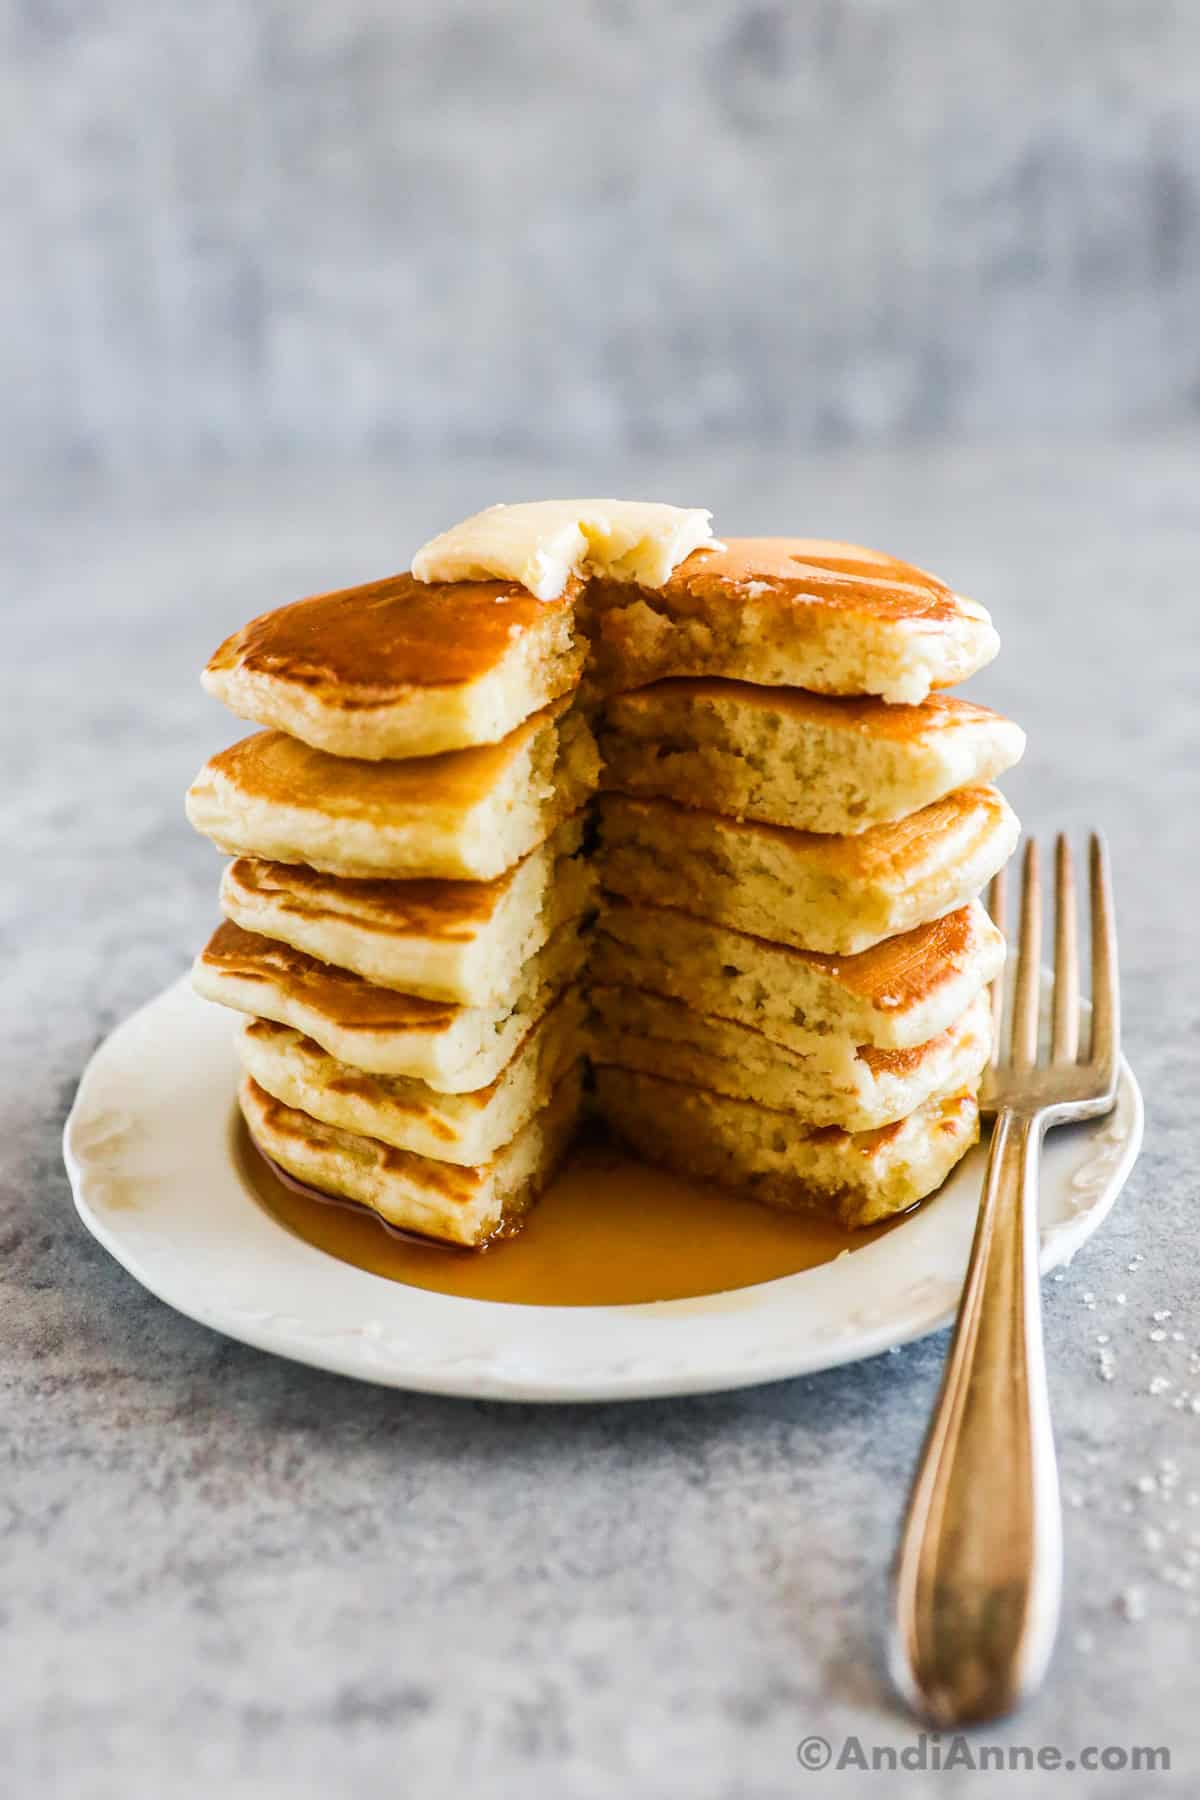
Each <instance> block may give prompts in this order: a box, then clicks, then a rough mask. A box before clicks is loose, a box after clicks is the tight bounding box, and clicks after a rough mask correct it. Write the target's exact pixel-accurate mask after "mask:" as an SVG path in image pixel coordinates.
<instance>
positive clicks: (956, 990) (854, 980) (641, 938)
mask: <svg viewBox="0 0 1200 1800" xmlns="http://www.w3.org/2000/svg"><path fill="white" fill-rule="evenodd" d="M1003 965H1004V939H1003V937H1002V936H1001V935H1000V933H999V932H998V931H997V930H996V928H995V926H994V925H993V924H992V922H991V920H990V919H989V918H988V916H987V914H986V913H985V912H984V910H983V908H982V907H981V906H980V905H979V902H978V901H976V900H973V901H972V902H971V904H970V905H969V906H964V907H960V908H959V910H958V911H957V912H952V913H948V914H947V915H946V916H945V917H944V918H941V919H936V920H934V921H933V922H932V923H931V924H928V925H920V926H918V927H917V929H916V930H915V931H906V932H905V933H903V935H902V936H900V937H894V938H888V939H886V940H885V942H884V943H882V944H876V945H874V946H873V948H872V949H870V950H863V951H860V953H859V954H858V955H857V956H826V955H821V954H819V953H818V952H817V951H814V950H795V949H792V948H790V947H789V946H787V945H785V944H776V943H768V942H767V941H766V940H765V939H763V938H757V937H751V936H749V935H748V934H747V933H745V932H741V931H731V930H730V929H729V928H728V927H727V926H722V925H713V924H710V923H708V922H707V921H705V920H702V919H693V918H691V917H690V916H689V915H688V914H687V913H683V912H677V911H676V910H674V909H673V908H669V907H660V906H635V905H631V904H630V903H629V902H628V901H624V900H614V901H611V902H610V903H609V904H608V906H607V907H606V908H605V910H604V911H603V912H602V913H601V916H600V920H599V925H598V928H597V932H596V937H595V940H594V942H593V945H592V954H591V958H590V962H589V971H588V972H589V975H590V978H591V979H592V980H593V981H595V982H603V983H605V984H607V985H609V986H616V987H636V988H643V989H644V990H645V991H646V992H647V993H651V994H663V995H665V996H666V997H667V998H668V999H671V1000H683V1001H685V1002H686V1003H687V1005H689V1006H691V1007H692V1008H693V1009H694V1010H695V1011H696V1012H700V1013H711V1014H713V1015H714V1017H716V1018H719V1019H732V1020H733V1022H734V1024H735V1025H746V1026H749V1027H750V1029H752V1030H754V1031H760V1032H762V1033H763V1034H764V1035H765V1036H766V1037H769V1038H771V1039H772V1040H773V1041H774V1042H775V1043H778V1044H784V1045H786V1046H788V1047H789V1048H791V1049H794V1050H800V1051H803V1052H805V1053H808V1054H812V1055H818V1056H821V1057H823V1058H824V1057H829V1058H830V1059H831V1061H832V1060H833V1059H836V1061H837V1063H838V1064H839V1065H841V1064H844V1059H845V1057H846V1055H847V1054H849V1055H851V1056H853V1055H854V1054H855V1046H857V1045H860V1044H874V1045H876V1046H877V1047H878V1048H880V1049H884V1050H903V1049H907V1048H908V1047H909V1046H910V1045H913V1044H924V1043H927V1042H928V1040H929V1039H930V1038H933V1037H937V1036H938V1034H939V1033H940V1032H943V1031H945V1030H946V1029H947V1028H948V1027H949V1026H951V1025H953V1023H954V1021H955V1020H956V1019H958V1018H961V1016H962V1014H963V1013H964V1012H965V1011H966V1009H967V1007H968V1006H969V1005H970V1003H971V1001H972V1000H973V999H974V998H975V996H976V994H978V993H979V991H980V989H981V988H983V987H986V986H987V984H988V983H989V982H990V981H992V980H993V979H994V977H995V976H996V975H997V974H998V973H999V972H1000V970H1001V968H1002V967H1003ZM825 1066H827V1067H828V1066H830V1063H829V1062H827V1063H826V1065H825Z"/></svg>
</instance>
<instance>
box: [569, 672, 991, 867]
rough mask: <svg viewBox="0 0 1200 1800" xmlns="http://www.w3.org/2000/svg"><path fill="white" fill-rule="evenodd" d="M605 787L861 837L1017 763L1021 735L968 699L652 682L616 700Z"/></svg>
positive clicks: (606, 738) (606, 730)
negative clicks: (915, 699)
mask: <svg viewBox="0 0 1200 1800" xmlns="http://www.w3.org/2000/svg"><path fill="white" fill-rule="evenodd" d="M598 735H599V742H600V753H601V756H602V758H603V760H604V771H603V777H602V779H603V783H604V785H605V786H606V787H610V788H615V789H617V790H619V791H620V792H622V793H626V794H641V795H648V796H656V797H659V798H663V799H668V800H677V801H679V802H680V803H681V804H682V805H684V806H702V807H706V808H707V809H708V810H709V811H710V812H719V813H725V814H728V815H729V816H730V817H732V818H735V819H757V820H760V821H762V822H764V823H767V824H773V825H786V826H789V827H791V828H792V829H794V830H798V831H820V832H839V833H857V832H862V831H867V830H869V829H870V827H871V826H873V825H880V824H884V823H888V822H890V821H892V820H894V819H902V818H905V817H906V816H907V815H908V814H909V813H913V812H917V811H919V810H920V809H921V808H922V807H925V806H929V805H931V804H932V802H933V801H935V800H940V799H941V798H942V796H943V795H945V794H949V793H952V792H954V790H955V789H957V788H964V787H977V786H979V785H980V784H981V783H983V782H988V781H991V780H992V779H993V777H994V776H996V775H998V774H1000V773H1001V771H1002V770H1004V769H1007V768H1009V767H1011V765H1012V764H1013V763H1015V762H1016V761H1018V759H1019V758H1020V755H1021V752H1022V750H1023V749H1024V747H1025V733H1024V732H1023V731H1022V730H1021V728H1020V726H1019V725H1014V724H1013V723H1012V721H1011V719H1004V718H1001V716H1000V714H999V713H994V712H990V711H989V710H988V708H987V707H985V706H973V705H972V704H971V703H970V701H968V700H955V699H951V698H950V697H949V696H947V695H942V694H936V695H934V694H931V695H930V696H929V698H928V699H927V700H925V701H923V702H922V704H921V705H920V706H890V705H889V704H888V703H887V701H885V700H875V699H865V700H864V699H835V698H831V697H829V696H828V695H823V694H810V693H807V692H805V691H804V690H803V689H801V688H780V687H755V686H754V685H753V684H752V683H750V682H745V681H719V680H715V679H696V680H687V679H680V680H674V681H659V682H655V683H653V684H652V685H651V686H650V687H646V688H638V689H637V690H636V691H635V692H633V693H630V694H621V695H615V696H613V698H611V699H610V700H609V702H608V704H607V705H606V707H605V708H604V712H603V715H602V719H601V723H600V726H599V733H598Z"/></svg>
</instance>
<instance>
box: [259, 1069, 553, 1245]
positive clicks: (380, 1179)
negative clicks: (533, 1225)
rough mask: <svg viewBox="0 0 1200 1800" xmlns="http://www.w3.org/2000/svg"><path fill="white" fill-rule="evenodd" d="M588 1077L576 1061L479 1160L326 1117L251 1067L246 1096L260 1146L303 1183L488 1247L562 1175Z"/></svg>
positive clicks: (448, 1237) (407, 1224)
mask: <svg viewBox="0 0 1200 1800" xmlns="http://www.w3.org/2000/svg"><path fill="white" fill-rule="evenodd" d="M580 1085H581V1078H580V1071H579V1069H578V1067H576V1068H575V1069H573V1070H571V1071H570V1072H569V1073H568V1074H567V1075H565V1076H564V1077H563V1079H562V1080H561V1081H560V1082H559V1084H558V1087H557V1088H556V1089H555V1092H554V1094H553V1096H552V1098H551V1099H550V1101H549V1103H548V1104H547V1105H546V1106H544V1107H542V1109H541V1111H540V1112H537V1113H535V1114H534V1115H533V1117H532V1119H530V1121H529V1123H528V1124H527V1125H526V1126H525V1127H524V1128H523V1129H522V1130H521V1131H519V1132H518V1133H517V1135H516V1137H515V1138H513V1139H512V1141H511V1142H510V1143H508V1144H506V1145H505V1146H504V1148H503V1149H502V1150H499V1151H497V1153H496V1155H495V1156H494V1157H493V1158H492V1160H491V1161H490V1162H485V1163H480V1164H479V1165H477V1166H476V1167H473V1168H464V1167H463V1166H462V1165H461V1164H459V1163H451V1162H440V1161H437V1160H435V1159H434V1158H433V1157H429V1156H413V1155H412V1154H411V1153H410V1152H408V1151H406V1150H397V1149H396V1148H395V1147H394V1146H393V1145H391V1144H382V1143H380V1142H379V1140H378V1139H377V1138H370V1137H362V1136H360V1135H359V1134H358V1133H356V1132H351V1131H339V1130H338V1129H337V1127H336V1126H333V1125H323V1124H321V1122H320V1121H319V1120H317V1119H313V1118H310V1116H309V1115H308V1114H307V1113H305V1112H300V1111H298V1110H297V1109H296V1108H295V1107H291V1106H284V1105H283V1103H282V1102H281V1101H279V1100H275V1099H273V1098H272V1096H271V1095H270V1094H268V1093H267V1092H266V1091H265V1089H263V1088H261V1087H259V1085H258V1083H257V1082H256V1081H254V1080H253V1079H252V1078H251V1077H250V1076H249V1075H247V1076H244V1077H243V1079H242V1084H241V1087H240V1088H239V1090H238V1100H239V1102H240V1105H241V1109H242V1115H243V1117H244V1118H245V1121H246V1124H247V1126H248V1127H249V1129H250V1135H251V1137H252V1138H253V1139H254V1141H255V1143H256V1144H257V1145H258V1147H259V1149H260V1150H262V1151H263V1152H264V1153H265V1154H266V1155H267V1156H269V1157H271V1159H272V1160H273V1161H274V1162H276V1163H278V1164H279V1166H280V1168H282V1169H286V1171H287V1172H288V1174H289V1175H292V1176H294V1177H295V1179H296V1180H297V1181H304V1182H307V1183H308V1184H309V1185H310V1186H311V1187H315V1188H320V1189H321V1191H322V1192H323V1193H326V1194H335V1195H340V1196H341V1197H342V1198H343V1199H346V1200H356V1201H357V1202H358V1203H359V1205H361V1206H367V1207H370V1209H371V1211H372V1212H376V1213H378V1214H379V1215H380V1217H381V1218H383V1219H386V1220H387V1222H388V1223H389V1224H391V1225H395V1226H398V1227H400V1228H401V1229H402V1230H404V1231H418V1232H421V1233H423V1234H424V1235H425V1236H427V1237H434V1238H441V1239H443V1240H444V1241H446V1242H447V1243H452V1244H463V1245H468V1246H472V1247H475V1248H478V1247H480V1246H482V1245H484V1244H486V1243H488V1242H490V1241H491V1240H492V1239H493V1238H497V1237H505V1236H507V1235H508V1234H509V1233H511V1232H513V1231H515V1230H517V1229H519V1227H520V1222H521V1219H522V1217H523V1215H524V1214H525V1213H526V1212H527V1211H528V1209H529V1207H530V1206H531V1205H532V1203H533V1201H534V1200H535V1199H536V1198H537V1196H538V1194H539V1193H540V1192H541V1190H542V1189H543V1188H544V1187H545V1186H546V1184H547V1182H548V1181H549V1180H550V1178H551V1176H552V1175H553V1174H554V1171H555V1169H556V1168H557V1166H558V1164H559V1162H560V1161H561V1159H562V1156H563V1154H564V1152H565V1150H566V1148H567V1145H568V1143H569V1142H570V1139H571V1135H572V1132H573V1131H574V1129H575V1121H576V1118H577V1117H578V1114H579V1108H580Z"/></svg>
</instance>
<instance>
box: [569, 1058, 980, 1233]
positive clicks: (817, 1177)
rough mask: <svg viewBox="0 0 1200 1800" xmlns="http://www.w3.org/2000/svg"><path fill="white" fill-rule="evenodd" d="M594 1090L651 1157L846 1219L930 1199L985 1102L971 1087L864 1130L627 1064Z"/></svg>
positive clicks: (622, 1132)
mask: <svg viewBox="0 0 1200 1800" xmlns="http://www.w3.org/2000/svg"><path fill="white" fill-rule="evenodd" d="M596 1094H597V1100H598V1103H599V1109H600V1112H601V1114H602V1116H603V1118H604V1119H605V1120H606V1122H607V1123H608V1125H609V1126H610V1127H611V1129H612V1130H614V1131H615V1132H617V1134H618V1135H619V1136H620V1137H622V1138H624V1140H625V1141H626V1143H627V1144H628V1145H629V1146H630V1148H631V1149H632V1150H633V1151H634V1152H635V1153H636V1154H638V1155H639V1156H642V1157H644V1158H645V1160H646V1161H647V1162H653V1163H659V1164H661V1165H662V1166H663V1167H665V1168H669V1169H675V1170H677V1171H679V1172H681V1173H682V1174H685V1175H694V1176H698V1177H699V1178H700V1179H701V1180H704V1181H714V1182H717V1183H719V1184H720V1185H721V1186H722V1187H727V1188H732V1189H734V1190H735V1191H737V1192H739V1193H742V1194H745V1195H746V1196H747V1197H748V1198H750V1199H754V1200H759V1201H762V1202H763V1203H764V1204H765V1205H767V1206H776V1207H779V1208H781V1209H783V1210H786V1211H796V1212H799V1211H809V1210H814V1211H819V1212H823V1213H826V1214H829V1215H832V1216H833V1217H836V1218H838V1219H840V1220H841V1221H842V1223H843V1224H845V1225H848V1226H862V1225H871V1224H874V1223H875V1221H876V1220H878V1219H883V1218H886V1217H888V1216H889V1215H890V1214H892V1213H898V1212H903V1211H904V1210H905V1208H906V1207H909V1206H912V1205H914V1204H915V1202H916V1201H918V1200H922V1199H924V1198H925V1196H926V1195H927V1194H931V1193H932V1192H933V1191H934V1189H935V1188H937V1187H940V1186H941V1184H942V1182H943V1181H944V1180H945V1179H946V1177H947V1175H948V1174H949V1173H950V1171H951V1169H952V1168H953V1167H954V1165H955V1164H956V1163H957V1162H958V1161H959V1160H960V1158H961V1157H963V1156H964V1155H965V1154H966V1152H967V1151H968V1150H969V1149H970V1148H971V1146H972V1144H974V1143H975V1141H976V1139H977V1138H978V1136H979V1105H978V1102H977V1100H976V1097H975V1095H974V1094H973V1093H967V1092H960V1093H954V1094H946V1095H941V1096H937V1097H935V1098H933V1099H931V1100H928V1101H926V1103H925V1105H924V1106H921V1107H918V1108H917V1110H916V1111H915V1112H912V1113H910V1114H909V1116H908V1118H906V1119H901V1120H899V1121H897V1122H896V1123H895V1124H893V1125H885V1126H883V1127H881V1128H880V1129H879V1130H876V1131H860V1132H848V1131H843V1130H841V1129H840V1128H839V1127H837V1126H834V1125H827V1126H818V1127H814V1126H811V1125H806V1124H805V1123H804V1122H803V1121H802V1120H800V1119H798V1118H797V1117H796V1116H795V1114H793V1113H786V1112H778V1111H775V1110H773V1109H770V1108H767V1107H764V1106H757V1105H755V1104H754V1103H753V1102H752V1101H748V1100H732V1099H729V1098H728V1097H727V1096H725V1095H723V1094H715V1093H712V1092H711V1091H709V1090H708V1089H706V1088H699V1087H692V1086H689V1085H688V1084H687V1083H685V1082H680V1081H670V1080H666V1079H664V1078H663V1077H661V1076H658V1075H650V1074H646V1073H637V1072H634V1071H631V1070H628V1069H619V1068H603V1067H602V1068H599V1069H597V1071H596Z"/></svg>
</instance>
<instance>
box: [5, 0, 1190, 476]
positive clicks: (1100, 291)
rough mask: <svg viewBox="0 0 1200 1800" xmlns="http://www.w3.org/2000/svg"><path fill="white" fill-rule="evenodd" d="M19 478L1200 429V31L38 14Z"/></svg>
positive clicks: (16, 386)
mask: <svg viewBox="0 0 1200 1800" xmlns="http://www.w3.org/2000/svg"><path fill="white" fill-rule="evenodd" d="M0 49H2V50H3V57H2V59H0V132H2V133H3V134H4V142H5V168H6V171H7V180H6V181H5V182H4V183H2V184H0V241H3V243H4V245H5V254H6V264H7V266H8V268H9V269H10V270H11V271H12V274H13V279H11V280H9V281H8V282H6V283H5V284H3V287H2V288H0V392H3V393H4V395H5V424H6V430H5V432H4V434H3V442H2V443H0V456H4V457H7V458H9V459H11V460H16V459H20V460H21V461H22V462H27V461H28V460H29V459H30V458H39V459H46V460H49V461H51V462H52V463H54V464H55V465H56V466H62V465H69V464H71V463H74V462H90V463H95V464H98V465H99V466H101V467H106V468H107V467H117V468H123V467H127V466H136V465H137V464H139V463H141V462H144V461H145V460H146V459H153V460H154V461H155V462H156V463H159V464H161V463H164V462H169V463H174V464H176V465H177V466H180V467H187V466H191V465H193V464H200V465H204V464H213V463H215V464H218V465H220V464H223V463H225V462H228V461H230V460H245V459H250V460H253V459H254V458H255V457H257V456H260V455H264V454H275V453H278V454H280V455H284V456H287V457H289V458H303V459H307V460H314V461H317V462H320V461H321V460H322V459H328V458H331V457H332V458H343V459H350V458H353V457H355V456H362V455H370V454H374V453H384V454H386V453H394V452H396V451H406V452H412V453H414V454H417V455H420V454H434V455H437V454H442V453H445V452H447V451H452V452H454V453H462V452H471V451H476V452H485V451H499V452H507V451H513V450H519V451H523V452H524V453H526V454H531V455H536V454H542V455H546V454H549V453H557V452H559V451H566V452H571V451H575V450H577V449H578V448H579V447H580V446H581V445H584V444H587V443H594V444H600V445H602V446H604V447H605V448H607V449H609V450H612V449H614V448H621V449H624V450H628V449H629V448H630V447H634V448H636V447H637V446H639V445H641V446H644V447H645V446H648V447H657V446H664V445H665V446H674V447H675V448H679V447H681V446H686V445H687V444H688V443H690V442H693V441H695V440H696V439H697V437H698V436H701V435H703V434H705V433H708V432H711V431H714V430H718V431H720V432H721V433H722V434H724V435H725V436H727V437H728V436H737V437H741V438H744V439H748V440H751V441H753V440H755V439H759V438H764V437H765V438H767V439H769V440H771V441H774V442H784V443H791V444H810V445H811V444H837V443H846V442H863V443H875V442H879V441H890V440H892V439H896V438H902V437H904V436H906V435H907V434H909V433H913V432H918V433H922V434H925V435H930V434H936V433H947V434H953V433H955V432H966V433H989V432H1000V431H1002V432H1009V433H1019V432H1021V431H1029V430H1052V431H1055V432H1058V433H1060V434H1061V433H1063V432H1071V431H1074V432H1079V431H1080V430H1083V429H1089V428H1092V429H1095V428H1106V427H1109V426H1111V425H1112V424H1114V423H1118V422H1119V423H1124V424H1129V425H1135V426H1143V427H1144V426H1145V425H1146V424H1148V423H1151V422H1158V423H1162V422H1166V421H1172V420H1183V419H1189V418H1190V419H1194V418H1195V417H1196V415H1197V411H1198V409H1200V347H1198V345H1197V341H1196V333H1195V329H1194V322H1195V319H1196V317H1197V315H1198V314H1200V104H1198V102H1200V10H1198V9H1197V8H1196V7H1195V6H1194V5H1189V4H1188V0H1104V4H1098V3H1097V4H1090V5H1087V4H1081V0H1004V3H1003V4H998V3H994V4H990V5H983V6H966V7H963V6H955V5H952V4H949V3H948V0H905V3H904V4H900V3H899V0H822V3H821V4H820V5H807V6H805V5H789V4H787V0H655V4H653V5H645V4H643V5H637V4H634V3H633V0H584V3H582V4H568V5H561V4H559V5H553V4H548V3H547V0H443V3H442V4H440V5H429V4H419V3H418V0H401V3H400V4H396V3H395V0H337V3H336V4H335V3H334V0H207V3H206V4H204V5H202V6H186V5H185V6H180V5H176V6H170V5H166V6H164V5H163V4H161V0H123V3H122V4H121V5H119V6H105V5H86V6H85V5H78V4H68V3H67V0H7V4H0Z"/></svg>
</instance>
